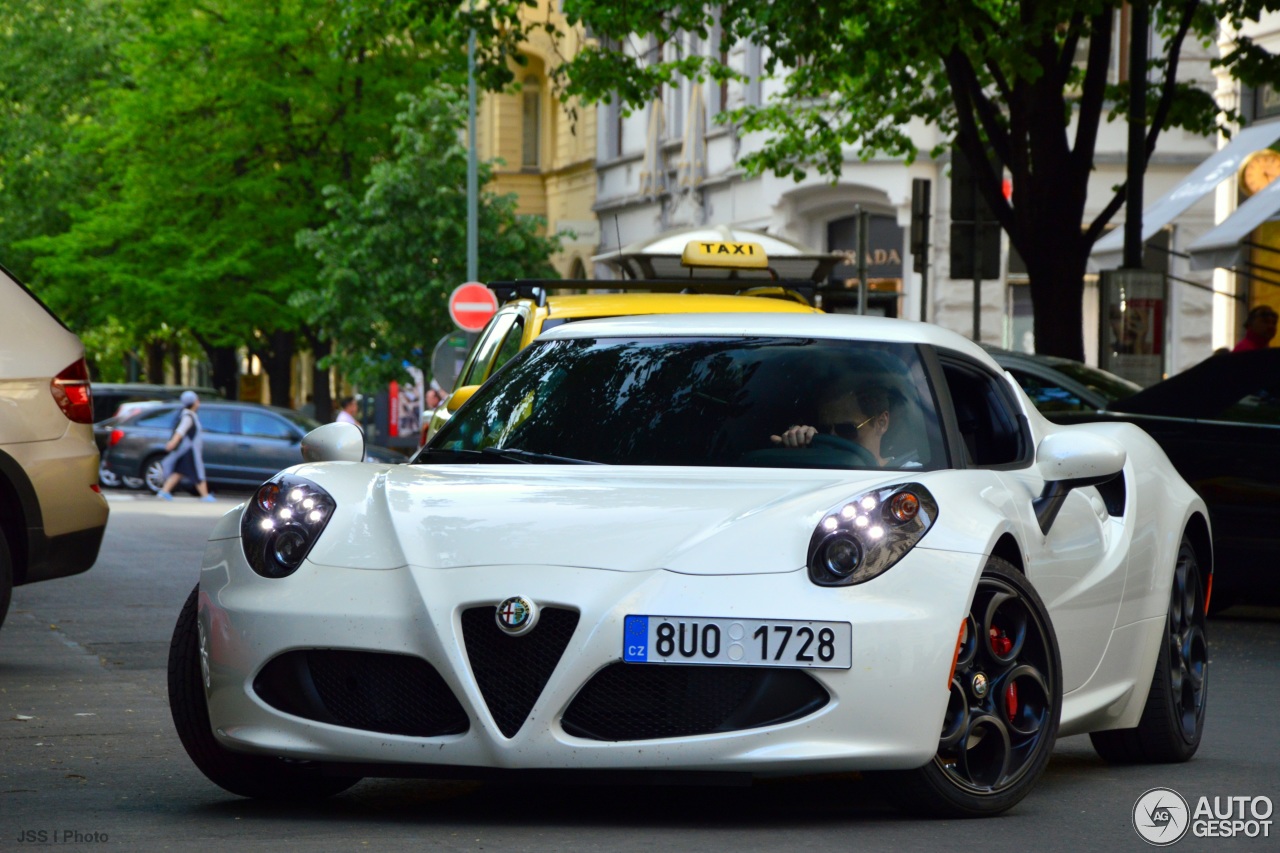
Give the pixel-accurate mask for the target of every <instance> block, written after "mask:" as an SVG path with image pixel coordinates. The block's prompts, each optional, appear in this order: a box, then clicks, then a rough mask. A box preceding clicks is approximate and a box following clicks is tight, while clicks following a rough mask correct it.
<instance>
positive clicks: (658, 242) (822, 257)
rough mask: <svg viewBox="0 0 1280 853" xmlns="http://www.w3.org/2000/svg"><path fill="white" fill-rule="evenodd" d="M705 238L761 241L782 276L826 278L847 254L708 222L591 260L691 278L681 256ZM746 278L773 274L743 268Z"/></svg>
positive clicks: (634, 271)
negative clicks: (692, 242) (687, 247)
mask: <svg viewBox="0 0 1280 853" xmlns="http://www.w3.org/2000/svg"><path fill="white" fill-rule="evenodd" d="M694 240H702V241H707V242H727V243H741V242H745V243H759V244H760V245H761V246H763V247H764V251H765V254H766V255H768V256H769V266H770V267H772V268H773V269H774V270H775V271H776V272H777V273H778V277H779V278H781V279H791V280H795V279H808V280H811V281H822V280H823V279H825V278H826V277H827V276H828V275H830V274H831V270H832V269H834V268H835V266H836V264H838V263H840V262H841V261H842V260H843V256H841V255H837V254H833V253H830V252H815V251H814V250H813V249H810V248H808V247H807V246H804V245H803V244H801V243H797V242H796V241H794V240H789V239H787V238H786V237H779V236H776V235H774V234H765V233H763V232H760V231H748V230H746V229H744V228H735V227H733V226H731V225H706V226H701V227H698V228H686V229H684V230H681V231H668V232H667V233H665V234H660V235H658V236H656V237H650V238H648V239H647V240H641V241H639V242H636V243H632V244H630V245H628V246H623V247H622V248H621V249H619V250H617V251H614V252H605V253H604V254H600V255H596V256H595V257H594V258H592V259H591V260H592V261H594V262H596V263H603V264H608V265H609V266H611V267H613V268H614V269H616V270H619V271H620V272H622V273H623V274H624V275H627V276H630V277H631V278H688V277H689V276H690V274H691V273H690V270H689V269H688V268H686V267H685V266H683V265H682V264H681V261H680V257H681V255H682V254H683V252H684V247H685V244H687V243H689V242H691V241H694ZM692 275H693V276H694V277H716V278H722V277H723V276H724V273H723V272H722V271H717V270H695V271H693V273H692ZM738 275H739V276H740V277H742V278H751V277H759V278H762V279H768V278H770V275H769V273H768V272H767V271H765V270H761V271H759V272H758V273H750V272H740V273H739V274H738Z"/></svg>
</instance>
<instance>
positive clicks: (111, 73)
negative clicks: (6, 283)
mask: <svg viewBox="0 0 1280 853" xmlns="http://www.w3.org/2000/svg"><path fill="white" fill-rule="evenodd" d="M127 37H128V28H127V23H126V22H124V21H120V20H118V19H117V18H116V17H115V16H114V15H113V14H112V11H111V9H110V8H109V6H108V5H107V3H106V2H105V0H79V2H71V1H70V0H62V1H61V2H58V0H53V2H49V0H0V252H3V254H2V255H0V259H2V260H3V262H4V264H5V266H6V267H8V268H9V269H10V270H12V271H13V272H14V273H15V274H17V275H18V277H19V278H22V279H26V280H30V279H31V278H32V276H33V273H34V270H33V269H32V266H31V260H32V258H31V253H30V252H29V251H22V250H19V249H17V248H15V244H16V243H19V242H21V241H22V240H26V239H29V238H31V237H38V236H41V235H44V234H56V233H59V232H61V231H65V230H66V229H67V227H68V226H69V224H70V223H69V218H68V215H67V210H66V206H67V204H68V203H70V202H73V201H74V200H76V199H77V198H78V197H79V195H80V193H81V192H82V191H83V188H84V187H85V186H88V185H91V183H92V181H93V176H94V172H95V166H96V163H97V158H96V157H95V156H94V155H95V152H94V151H92V150H88V151H73V150H71V147H72V143H73V141H74V139H75V137H76V134H77V132H78V131H79V129H80V128H82V127H83V126H85V125H86V124H89V123H93V122H94V121H96V120H97V118H98V115H99V112H100V110H101V106H102V102H103V93H104V92H105V91H106V90H108V89H109V88H111V87H114V86H120V85H124V84H125V83H126V80H125V78H124V74H123V71H122V69H121V68H120V56H119V52H118V50H117V49H116V45H118V44H119V43H121V42H123V41H127V40H128V39H127Z"/></svg>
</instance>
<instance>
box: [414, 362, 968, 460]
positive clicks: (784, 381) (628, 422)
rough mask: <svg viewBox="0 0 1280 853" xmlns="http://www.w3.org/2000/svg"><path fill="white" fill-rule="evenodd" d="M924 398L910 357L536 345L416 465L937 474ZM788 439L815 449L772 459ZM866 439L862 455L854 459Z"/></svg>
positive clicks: (932, 425)
mask: <svg viewBox="0 0 1280 853" xmlns="http://www.w3.org/2000/svg"><path fill="white" fill-rule="evenodd" d="M928 388H929V386H928V383H927V382H926V381H925V378H924V369H923V366H922V365H921V363H920V361H919V356H918V352H917V350H916V349H915V347H914V346H912V345H909V344H895V343H883V342H870V341H844V340H815V339H800V338H754V337H753V338H721V337H711V338H695V337H680V338H656V337H655V338H630V339H620V338H573V339H564V340H549V341H539V342H536V343H534V344H533V345H531V346H530V347H528V348H527V349H526V350H525V351H524V352H523V353H521V355H520V356H519V357H518V358H516V359H515V360H513V361H512V362H511V363H510V364H508V365H507V366H506V368H505V369H504V370H503V371H501V372H500V373H499V374H497V375H496V376H494V377H493V379H492V380H491V381H490V382H488V383H487V384H486V385H485V386H484V387H483V388H481V389H480V390H479V391H477V392H476V394H475V395H474V396H473V397H472V398H471V399H470V400H468V401H467V402H466V403H465V404H464V405H463V406H462V408H460V409H459V410H458V412H457V413H456V414H455V415H454V417H453V418H452V419H451V420H450V421H449V422H448V424H446V425H445V426H444V427H442V428H441V430H440V432H439V433H438V434H437V435H436V436H435V437H434V438H433V439H432V440H431V442H430V443H429V444H428V445H427V446H426V447H425V448H424V449H423V450H422V452H421V453H419V455H418V457H416V460H415V461H418V462H425V463H436V462H451V461H476V462H480V461H483V462H491V461H492V462H497V461H508V462H520V463H530V462H548V463H569V462H581V463H597V464H609V465H686V466H688V465H692V466H739V467H776V468H791V467H799V468H875V467H900V468H936V467H941V466H942V465H943V464H944V461H943V460H944V459H945V454H944V452H943V450H942V447H943V442H942V438H941V430H940V428H939V425H938V418H937V416H936V409H935V407H934V404H933V401H932V397H931V396H930V393H929V390H928ZM868 409H875V410H876V411H865V410H868ZM859 420H863V421H864V423H863V424H862V425H859V424H858V423H857V421H859ZM800 425H812V426H813V433H821V435H820V436H817V437H815V438H814V439H813V440H812V442H811V443H809V444H807V445H806V446H801V447H796V446H784V445H783V443H782V442H781V441H779V438H780V437H781V436H782V435H783V434H784V433H785V432H786V431H787V430H789V429H793V428H795V427H797V426H800ZM873 434H874V435H873ZM868 437H874V439H875V442H876V443H875V448H874V449H875V451H876V452H875V453H872V454H869V453H868V452H867V451H866V450H863V449H860V448H859V446H858V445H859V443H861V444H863V445H865V444H867V443H868V442H867V440H866V439H867V438H868ZM468 456H469V457H471V458H470V459H464V458H462V457H468Z"/></svg>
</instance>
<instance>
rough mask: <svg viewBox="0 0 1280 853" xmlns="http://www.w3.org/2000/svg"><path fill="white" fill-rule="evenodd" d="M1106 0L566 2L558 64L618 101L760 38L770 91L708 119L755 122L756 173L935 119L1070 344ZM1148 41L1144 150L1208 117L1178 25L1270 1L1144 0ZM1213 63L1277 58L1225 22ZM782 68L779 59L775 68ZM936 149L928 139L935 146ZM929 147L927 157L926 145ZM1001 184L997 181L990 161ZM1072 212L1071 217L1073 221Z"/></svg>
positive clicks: (1109, 108) (1107, 42) (1105, 53)
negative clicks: (675, 51) (1230, 34)
mask: <svg viewBox="0 0 1280 853" xmlns="http://www.w3.org/2000/svg"><path fill="white" fill-rule="evenodd" d="M1121 6H1122V3H1121V2H1119V0H1063V2H1057V3H1045V2H1041V0H894V2H885V3H859V2H850V1H849V0H773V2H768V3H759V2H747V0H726V2H724V3H721V4H718V5H703V4H701V3H689V2H682V0H629V2H627V3H625V4H618V3H614V2H612V0H566V2H565V11H566V14H567V15H569V16H570V18H571V19H573V20H576V21H580V22H583V23H585V24H587V25H588V26H589V27H590V29H591V32H593V33H594V34H595V35H596V36H598V37H599V39H600V41H599V44H598V46H597V47H596V48H595V49H588V50H586V51H583V52H582V53H580V54H579V55H578V56H577V57H576V58H575V59H574V60H573V61H572V62H570V63H568V64H567V65H565V66H563V69H562V72H563V74H564V77H565V80H566V81H567V91H568V92H570V93H573V94H578V95H582V96H584V97H586V98H587V99H589V100H602V99H604V100H607V99H611V98H618V99H620V100H621V101H622V102H623V103H625V104H627V105H630V106H632V107H634V106H637V105H639V104H642V103H644V102H645V101H647V100H649V99H651V98H652V97H653V96H654V94H655V93H656V92H657V91H659V87H660V86H662V85H664V84H667V83H670V82H671V81H672V80H673V79H674V78H675V77H677V76H681V75H683V76H690V77H699V78H703V77H710V78H714V79H728V78H734V77H739V78H740V77H741V71H740V70H739V69H735V68H733V67H730V65H728V64H726V63H725V62H724V61H722V57H725V56H728V55H729V54H730V52H731V51H732V49H733V47H734V45H736V44H739V43H741V42H750V43H754V44H757V45H760V46H761V47H763V48H764V49H765V55H766V61H765V72H766V74H776V75H777V76H778V79H779V81H780V85H781V91H780V92H779V94H778V95H777V96H776V97H775V98H773V99H772V100H770V101H769V102H767V103H764V104H760V105H752V106H745V107H742V108H741V109H737V110H735V111H733V112H732V113H730V114H729V115H727V116H724V117H723V118H724V119H726V120H728V121H730V122H732V123H734V124H735V125H736V126H737V127H738V129H739V130H740V132H743V133H752V132H756V131H760V132H763V134H764V135H765V136H764V138H765V140H766V141H765V142H764V144H763V146H762V147H761V148H759V149H757V150H755V151H753V152H752V153H750V154H749V155H748V156H747V157H745V158H744V160H743V163H742V165H743V166H744V167H745V168H746V169H748V171H750V172H753V173H759V172H761V171H765V170H768V171H772V172H775V173H777V174H780V175H793V176H796V177H797V178H800V177H802V176H803V175H804V174H805V172H806V170H808V169H811V168H816V169H818V170H820V171H821V172H824V173H827V174H830V175H832V176H837V175H839V174H840V172H841V169H842V167H843V166H844V164H845V162H846V159H847V155H848V152H849V150H850V149H852V150H854V151H856V152H857V155H858V156H860V157H862V158H864V159H869V158H871V157H872V156H875V155H876V154H879V153H883V154H887V155H890V156H896V157H902V158H903V159H904V160H906V161H907V162H910V161H911V160H912V159H914V158H915V157H916V156H917V155H918V153H919V152H918V150H917V146H916V142H915V139H914V138H913V136H912V132H911V131H912V126H913V125H912V123H913V122H917V121H919V120H924V121H926V122H929V123H931V124H933V125H935V126H936V127H938V128H939V129H940V130H941V131H942V133H943V135H944V136H945V137H946V138H947V140H948V142H947V143H944V145H952V144H953V145H954V146H956V147H957V148H959V149H960V150H962V151H963V152H964V153H965V155H966V157H967V159H968V160H969V161H970V162H971V163H973V164H974V165H975V171H976V173H977V179H978V188H979V190H980V191H981V192H982V194H983V196H984V198H985V199H986V201H987V202H988V204H989V205H990V206H991V208H992V210H993V211H994V212H995V215H996V217H997V219H998V220H999V222H1000V224H1001V226H1002V227H1003V228H1004V230H1005V231H1006V232H1007V233H1008V235H1009V238H1010V240H1011V242H1012V244H1013V246H1014V247H1015V248H1016V249H1017V250H1018V252H1019V253H1020V254H1021V255H1022V257H1023V259H1024V260H1025V261H1026V263H1027V267H1028V272H1029V273H1030V276H1031V286H1032V299H1033V304H1034V306H1035V309H1036V319H1035V334H1036V342H1037V347H1038V348H1039V349H1040V350H1041V351H1045V352H1053V353H1057V354H1060V355H1066V356H1071V357H1075V358H1081V357H1082V356H1083V338H1082V325H1083V318H1082V316H1081V313H1082V312H1081V296H1082V291H1083V277H1084V272H1085V264H1086V259H1087V257H1088V254H1089V249H1090V247H1091V246H1092V244H1093V242H1094V241H1095V240H1096V239H1097V238H1098V237H1099V236H1100V235H1101V234H1102V232H1103V229H1104V228H1105V227H1106V225H1107V224H1108V222H1109V221H1110V220H1111V218H1112V217H1113V216H1114V214H1115V213H1116V211H1117V210H1118V209H1119V208H1120V206H1121V204H1122V202H1123V200H1124V197H1125V191H1126V190H1125V187H1124V186H1120V187H1118V188H1116V189H1115V191H1114V193H1113V195H1112V196H1111V197H1110V198H1109V199H1107V200H1105V201H1104V202H1103V203H1102V204H1101V205H1099V208H1100V209H1101V213H1100V214H1099V215H1098V216H1097V217H1096V218H1095V219H1094V220H1093V221H1091V222H1085V221H1084V214H1085V207H1086V201H1087V199H1086V192H1087V183H1088V177H1089V174H1090V172H1091V171H1092V169H1093V168H1094V153H1095V148H1096V145H1097V140H1098V133H1099V129H1100V128H1101V127H1102V125H1103V124H1104V122H1105V121H1107V120H1109V119H1114V118H1123V117H1124V116H1125V115H1126V114H1127V111H1128V110H1127V104H1128V101H1127V88H1126V87H1125V86H1122V85H1120V84H1118V83H1117V82H1115V81H1116V79H1117V78H1116V77H1115V75H1114V73H1113V72H1114V69H1115V67H1116V64H1117V57H1116V56H1114V55H1113V52H1112V47H1113V43H1114V42H1115V39H1114V35H1115V29H1114V28H1115V25H1116V21H1117V20H1118V16H1119V13H1120V9H1121ZM1150 6H1151V9H1152V22H1153V25H1154V27H1155V29H1156V32H1157V33H1158V36H1159V39H1160V42H1159V44H1160V49H1158V50H1157V51H1154V53H1155V54H1156V55H1154V56H1153V57H1152V59H1151V61H1150V63H1149V67H1150V79H1151V80H1152V86H1151V88H1150V91H1149V95H1148V101H1149V106H1148V109H1147V119H1148V126H1147V136H1146V146H1145V156H1146V157H1147V158H1150V156H1151V154H1152V152H1153V151H1154V150H1155V147H1156V142H1157V140H1158V138H1159V136H1160V134H1161V133H1162V132H1163V131H1165V130H1167V129H1169V128H1171V127H1182V128H1186V129H1188V130H1190V131H1193V132H1196V133H1209V132H1211V131H1213V130H1214V129H1215V128H1216V127H1217V126H1218V122H1219V120H1220V114H1219V107H1218V106H1217V105H1216V104H1215V103H1214V101H1213V99H1212V97H1211V95H1210V93H1209V92H1208V91H1206V90H1205V88H1204V85H1203V84H1206V83H1207V82H1208V81H1199V82H1200V83H1201V84H1202V85H1200V86H1196V85H1189V84H1188V82H1187V81H1184V80H1181V79H1180V78H1179V71H1180V68H1181V65H1180V61H1181V58H1182V52H1183V48H1184V47H1185V46H1186V45H1187V43H1188V41H1189V40H1199V41H1200V42H1202V43H1203V44H1204V45H1205V46H1206V47H1209V46H1210V44H1211V40H1212V39H1213V38H1214V37H1215V36H1216V34H1217V30H1218V22H1219V21H1220V20H1223V19H1226V20H1234V21H1236V22H1239V21H1241V20H1243V19H1256V18H1257V16H1258V15H1259V14H1260V13H1261V12H1262V11H1264V10H1270V9H1272V8H1277V7H1280V3H1274V2H1267V0H1228V2H1202V0H1166V1H1165V2H1154V0H1153V2H1152V3H1151V4H1150ZM715 32H719V33H720V41H719V44H718V45H715V46H714V49H712V50H709V51H707V54H708V55H686V56H681V57H678V58H676V59H674V60H668V61H656V60H657V59H658V56H657V54H656V53H655V52H654V51H652V50H650V51H646V50H635V51H631V52H629V53H627V54H625V55H624V54H622V53H620V52H619V51H617V50H615V49H612V48H611V47H610V45H612V44H617V43H622V42H625V41H626V40H628V39H630V40H632V43H633V44H636V45H644V44H650V45H653V44H663V43H668V42H672V41H676V40H677V39H678V37H679V36H680V35H681V34H684V33H692V34H696V35H697V36H698V37H699V38H700V39H702V40H704V41H705V40H707V39H709V38H711V37H712V34H713V33H715ZM1215 64H1217V65H1219V66H1221V67H1224V68H1227V69H1228V70H1230V71H1232V72H1234V73H1238V74H1239V75H1240V78H1241V79H1242V80H1244V81H1245V82H1247V83H1253V84H1256V83H1258V82H1262V81H1270V82H1280V68H1278V67H1277V64H1276V62H1275V60H1274V58H1272V57H1270V56H1268V55H1266V54H1265V52H1264V51H1261V50H1260V49H1259V48H1258V47H1257V46H1256V45H1254V44H1252V43H1250V42H1249V41H1248V40H1247V39H1244V38H1239V37H1237V38H1236V40H1235V41H1234V42H1233V43H1232V45H1231V46H1229V47H1228V49H1227V51H1226V53H1225V55H1224V56H1223V57H1222V58H1220V59H1218V60H1217V61H1216V63H1215ZM784 72H785V73H784ZM942 147H943V146H940V149H941V148H942ZM940 149H939V150H935V151H933V152H931V153H932V154H935V155H936V154H939V153H941V150H940ZM1005 174H1007V175H1009V176H1010V177H1011V179H1012V184H1013V195H1012V198H1011V199H1005V197H1004V195H1003V193H1002V192H1001V184H1002V178H1003V176H1004V175H1005ZM1082 223H1083V229H1082Z"/></svg>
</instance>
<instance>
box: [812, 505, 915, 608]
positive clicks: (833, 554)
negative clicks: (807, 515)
mask: <svg viewBox="0 0 1280 853" xmlns="http://www.w3.org/2000/svg"><path fill="white" fill-rule="evenodd" d="M937 517H938V504H937V502H936V501H935V500H934V499H933V495H931V494H930V493H929V490H928V489H926V488H925V487H924V486H922V485H920V484H919V483H906V484H898V485H891V486H884V487H881V488H877V489H874V490H872V491H869V492H864V493H863V494H860V495H855V496H854V497H852V498H850V499H849V500H847V501H842V502H841V503H839V504H837V505H836V506H834V507H832V508H831V509H830V510H828V511H827V512H826V513H825V514H824V515H823V517H822V519H821V520H820V521H819V522H818V526H817V528H816V529H815V530H814V532H813V536H812V537H811V538H810V540H809V561H808V562H809V579H810V580H812V581H813V582H814V583H815V584H818V585H819V586H849V585H852V584H858V583H864V582H866V581H869V580H871V579H872V578H875V577H878V576H879V575H881V574H883V573H884V572H885V571H887V570H888V569H889V568H891V567H892V566H893V565H894V564H896V563H897V562H898V561H899V560H901V559H902V558H903V557H904V556H905V555H906V553H907V552H908V551H910V550H911V549H912V548H913V547H915V545H916V543H917V542H919V541H920V539H921V537H923V536H924V535H925V533H927V532H928V531H929V528H930V527H932V526H933V523H934V521H935V520H936V519H937Z"/></svg>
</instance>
